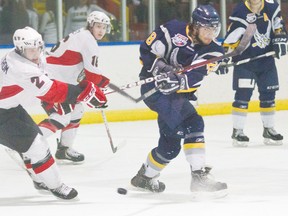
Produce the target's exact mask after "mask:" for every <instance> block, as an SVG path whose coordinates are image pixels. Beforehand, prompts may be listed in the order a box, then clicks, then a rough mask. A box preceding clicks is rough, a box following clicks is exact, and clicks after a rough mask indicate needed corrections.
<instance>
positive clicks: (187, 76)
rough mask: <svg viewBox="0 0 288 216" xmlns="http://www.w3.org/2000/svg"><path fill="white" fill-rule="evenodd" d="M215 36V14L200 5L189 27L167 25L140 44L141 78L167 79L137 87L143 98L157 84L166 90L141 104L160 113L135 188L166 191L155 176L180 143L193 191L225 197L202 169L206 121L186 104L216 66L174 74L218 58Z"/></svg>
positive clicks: (175, 23)
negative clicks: (155, 135)
mask: <svg viewBox="0 0 288 216" xmlns="http://www.w3.org/2000/svg"><path fill="white" fill-rule="evenodd" d="M219 31H220V19H219V15H218V14H217V12H216V10H215V9H214V8H213V7H212V6H211V5H200V6H199V7H197V8H196V9H195V10H194V11H193V13H192V22H191V23H186V22H180V21H177V20H172V21H169V22H167V23H166V24H164V25H161V26H160V27H159V28H157V29H156V30H155V31H154V32H152V33H151V34H150V36H149V37H148V38H147V39H146V41H145V42H143V43H142V44H141V47H140V54H141V60H142V61H143V68H142V70H141V72H140V79H146V78H148V77H152V76H155V75H158V74H162V73H166V74H167V77H166V78H163V79H162V80H160V81H158V82H156V83H149V84H146V85H142V86H141V92H142V94H144V93H145V92H147V91H149V90H150V89H152V88H154V87H155V85H164V87H162V88H161V89H160V91H159V92H157V93H155V94H153V95H152V96H151V97H149V98H147V99H146V100H145V101H144V102H145V104H146V105H147V106H148V107H149V108H150V109H151V110H153V111H155V112H157V113H158V126H159V132H160V138H159V140H158V146H157V147H156V148H154V149H152V150H151V152H149V154H148V157H147V160H146V162H145V163H144V164H143V165H142V167H141V168H140V170H139V171H138V173H137V175H136V176H134V177H133V178H132V180H131V184H132V185H133V186H135V187H138V188H141V189H145V190H148V191H152V192H162V191H164V189H165V185H164V183H163V182H160V181H158V180H157V177H158V176H159V174H160V172H161V171H162V170H163V169H164V168H165V167H166V166H167V165H168V164H169V163H170V161H171V160H173V159H174V158H175V157H177V155H178V154H179V152H180V149H181V140H183V141H184V142H183V149H184V153H185V155H186V160H187V161H188V163H189V165H190V168H191V175H192V181H191V187H190V189H191V191H192V192H195V191H209V192H215V191H223V192H224V190H225V189H227V185H226V183H221V182H217V181H215V180H212V179H209V178H208V173H209V171H210V168H208V167H205V139H204V122H203V118H202V117H201V116H200V115H199V114H198V113H197V111H196V109H195V108H194V106H193V105H192V104H191V103H190V101H189V100H193V99H194V100H195V96H194V93H195V91H196V90H197V88H198V87H200V85H201V82H202V81H203V79H204V77H205V76H207V75H208V74H209V73H210V72H212V71H215V70H217V68H218V63H217V62H216V63H213V64H209V65H205V66H203V67H200V68H198V69H193V70H192V71H188V72H187V73H182V74H175V73H173V69H175V68H181V67H185V66H188V65H190V64H193V63H195V62H197V61H203V60H206V59H210V58H213V57H216V56H222V55H223V53H224V49H223V48H222V47H221V46H220V44H218V43H216V42H215V41H214V39H215V38H216V37H217V35H218V34H219ZM171 71H172V72H171Z"/></svg>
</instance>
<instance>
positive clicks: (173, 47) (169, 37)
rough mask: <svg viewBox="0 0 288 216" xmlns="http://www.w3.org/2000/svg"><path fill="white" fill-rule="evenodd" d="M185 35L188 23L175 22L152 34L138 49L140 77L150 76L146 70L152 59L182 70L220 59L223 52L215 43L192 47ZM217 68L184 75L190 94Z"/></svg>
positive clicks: (149, 67)
mask: <svg viewBox="0 0 288 216" xmlns="http://www.w3.org/2000/svg"><path fill="white" fill-rule="evenodd" d="M188 31H189V30H188V23H186V22H181V21H178V20H171V21H169V22H167V23H166V24H164V25H161V26H159V28H157V29H156V30H155V31H153V32H152V33H151V34H150V36H149V37H148V38H147V39H146V40H145V41H144V42H143V43H142V44H141V45H140V60H141V61H142V62H143V67H144V69H145V70H143V69H142V71H141V73H140V77H141V78H148V77H151V76H153V75H152V74H151V73H150V72H149V70H150V69H151V67H152V65H153V63H154V61H155V59H156V58H164V59H165V60H166V61H167V63H168V64H170V65H172V66H174V67H176V68H182V67H186V66H188V65H191V64H192V63H195V62H198V61H201V60H202V61H203V60H207V59H210V58H213V57H216V56H221V55H223V53H224V49H223V47H222V46H221V45H220V44H219V43H218V42H216V41H212V42H211V43H210V44H209V45H199V44H193V42H192V41H191V39H190V37H189V36H188ZM217 66H218V63H214V64H213V63H212V64H209V65H206V66H203V67H200V68H197V69H193V70H192V71H190V72H189V73H187V77H188V84H189V87H190V88H191V89H190V91H194V90H196V89H197V88H198V87H199V86H200V85H201V82H202V80H203V78H204V76H206V75H208V74H209V72H212V71H214V70H215V69H216V68H217Z"/></svg>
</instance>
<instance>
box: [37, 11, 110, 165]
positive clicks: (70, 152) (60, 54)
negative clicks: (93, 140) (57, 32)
mask: <svg viewBox="0 0 288 216" xmlns="http://www.w3.org/2000/svg"><path fill="white" fill-rule="evenodd" d="M110 30H111V24H110V19H109V17H108V16H107V15H106V14H104V13H103V12H99V11H94V12H92V13H90V14H89V15H88V17H87V27H86V28H82V29H79V30H77V31H75V32H73V33H71V34H69V35H68V36H67V37H65V38H64V39H62V40H61V41H59V42H58V43H57V44H56V45H55V46H54V47H52V49H51V50H50V52H48V56H47V58H46V60H47V66H46V69H47V71H48V76H49V77H51V78H55V79H57V80H60V81H63V82H66V83H70V84H77V83H78V81H79V75H80V76H81V71H83V74H84V77H86V80H89V81H91V82H93V83H94V84H95V85H97V86H98V87H100V88H104V87H105V86H106V85H107V84H108V83H109V79H108V78H107V77H105V76H103V75H102V74H101V71H100V69H99V67H98V58H99V47H98V44H97V41H98V40H101V39H102V38H103V37H104V36H105V34H106V33H110ZM77 78H78V80H77ZM43 107H44V109H45V110H46V112H47V113H48V115H49V118H48V119H45V120H44V121H42V122H41V123H40V124H39V126H40V128H41V131H42V133H43V135H44V137H48V136H50V135H52V134H53V133H55V132H56V131H57V130H61V138H60V140H58V148H57V151H56V154H55V157H56V159H57V160H61V161H65V162H67V161H68V162H69V163H70V162H72V163H81V162H83V161H84V155H83V154H81V153H79V152H77V151H75V150H74V149H73V148H72V145H73V143H74V140H75V136H76V133H77V129H78V127H79V125H80V120H81V118H82V116H83V114H84V108H83V106H82V104H81V103H76V104H72V105H71V104H62V106H61V109H57V108H55V106H54V105H53V104H47V103H45V102H44V103H43Z"/></svg>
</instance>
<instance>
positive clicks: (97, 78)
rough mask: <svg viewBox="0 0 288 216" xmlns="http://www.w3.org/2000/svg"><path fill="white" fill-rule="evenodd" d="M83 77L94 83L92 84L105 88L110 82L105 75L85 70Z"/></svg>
mask: <svg viewBox="0 0 288 216" xmlns="http://www.w3.org/2000/svg"><path fill="white" fill-rule="evenodd" d="M85 77H86V80H88V81H90V82H92V83H94V85H97V86H98V87H100V88H105V87H106V86H107V85H108V84H109V82H110V80H109V79H108V78H107V77H105V76H103V75H101V74H95V73H91V72H89V71H86V70H85Z"/></svg>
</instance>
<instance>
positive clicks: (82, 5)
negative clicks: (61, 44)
mask: <svg viewBox="0 0 288 216" xmlns="http://www.w3.org/2000/svg"><path fill="white" fill-rule="evenodd" d="M93 11H101V12H104V13H105V14H107V15H108V16H109V17H110V18H112V19H115V16H114V15H113V14H111V13H109V12H107V11H105V10H104V9H103V8H101V7H99V6H97V5H95V4H91V3H90V0H74V5H73V6H72V7H70V8H69V10H68V12H67V17H66V25H65V30H64V36H66V35H68V34H69V33H71V32H74V31H76V30H78V29H80V28H83V27H85V26H86V22H87V20H86V18H87V16H88V14H90V13H91V12H93Z"/></svg>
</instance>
